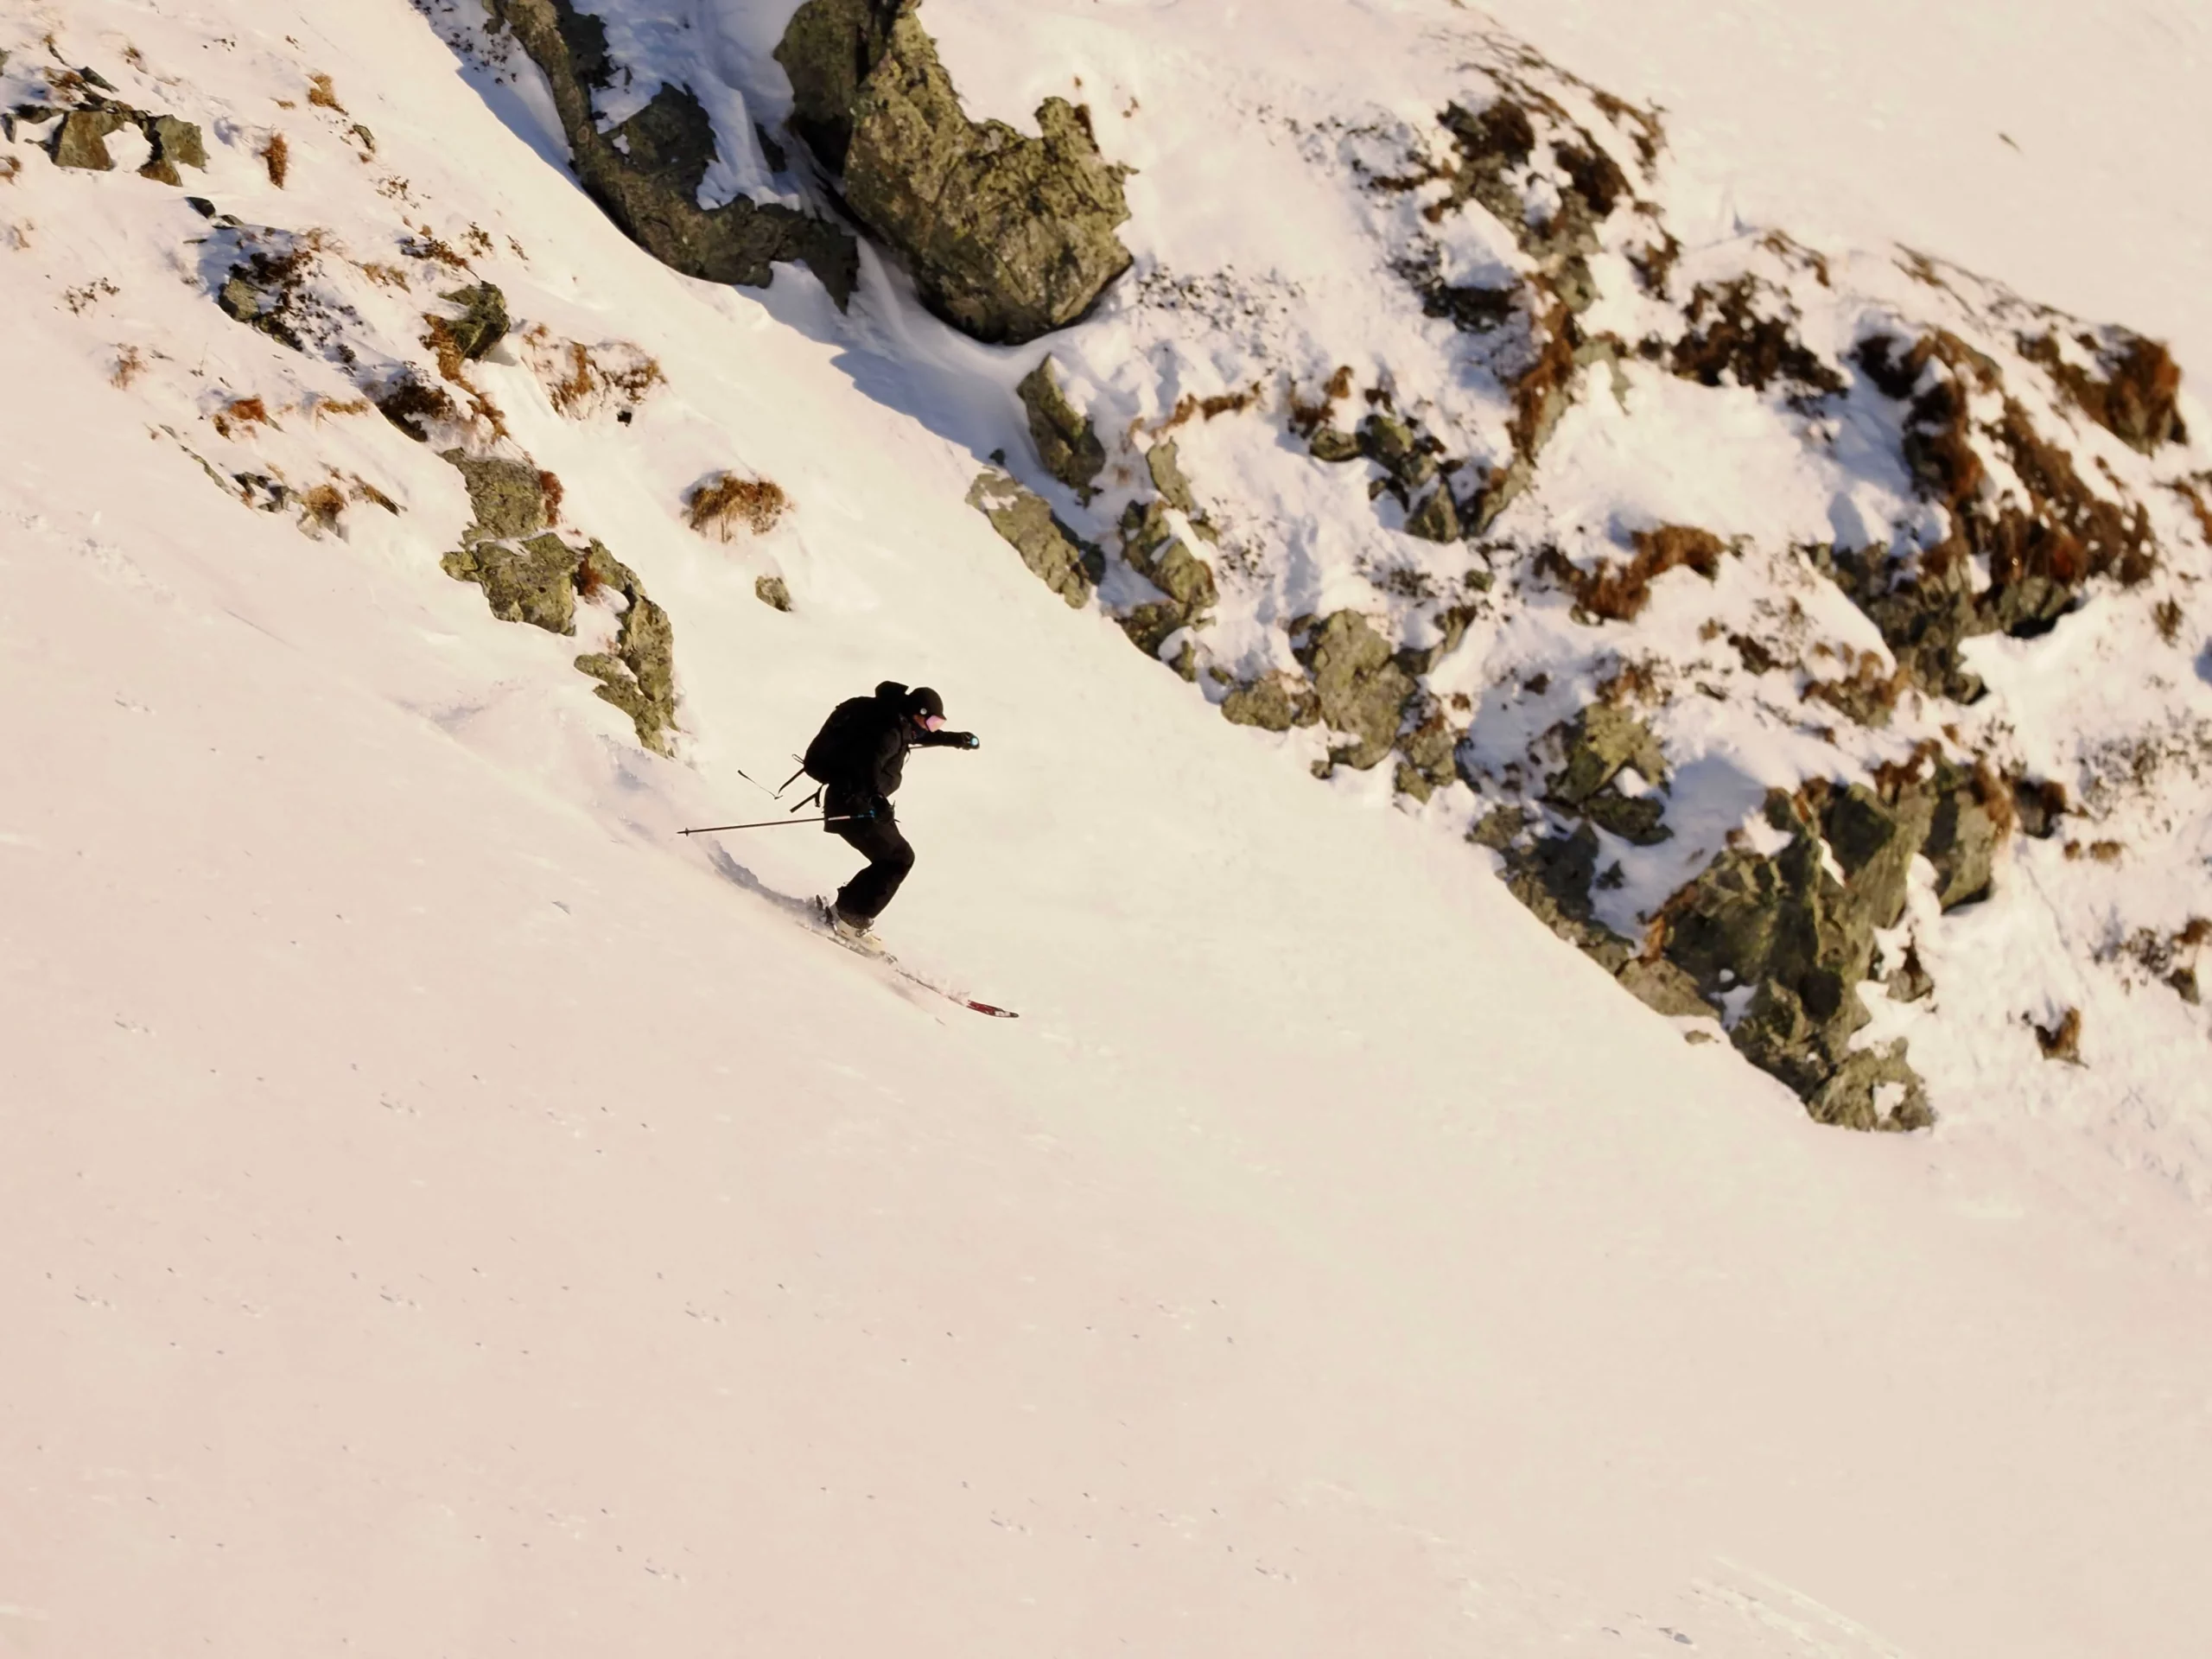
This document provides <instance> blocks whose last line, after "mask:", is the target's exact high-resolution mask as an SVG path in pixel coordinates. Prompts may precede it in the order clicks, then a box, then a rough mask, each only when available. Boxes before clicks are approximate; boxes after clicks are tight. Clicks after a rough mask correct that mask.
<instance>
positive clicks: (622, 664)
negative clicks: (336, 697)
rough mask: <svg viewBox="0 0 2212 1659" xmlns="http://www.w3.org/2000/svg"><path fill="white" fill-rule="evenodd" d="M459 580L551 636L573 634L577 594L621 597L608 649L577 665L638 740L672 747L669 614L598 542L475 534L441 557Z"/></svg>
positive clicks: (500, 611) (503, 615)
mask: <svg viewBox="0 0 2212 1659" xmlns="http://www.w3.org/2000/svg"><path fill="white" fill-rule="evenodd" d="M439 563H440V565H441V566H442V568H443V569H444V570H445V573H446V574H447V575H449V576H452V577H453V578H454V580H456V581H459V582H474V583H475V584H476V585H477V586H478V587H480V588H482V589H483V590H484V600H485V602H486V604H487V605H489V606H490V607H492V614H493V615H494V616H496V617H498V618H499V620H501V621H504V622H526V623H528V624H530V626H532V627H537V628H543V629H544V630H545V631H546V632H548V633H559V634H572V633H574V632H575V631H576V601H577V598H578V596H579V595H585V596H589V597H592V598H594V599H600V598H607V599H619V601H620V604H621V607H622V608H621V617H620V623H619V625H618V631H617V632H616V636H615V641H614V646H613V650H611V651H604V652H585V653H584V654H583V655H582V656H580V657H578V658H576V667H577V668H578V669H579V670H580V671H582V672H583V673H585V674H588V675H589V676H590V677H592V678H593V679H594V680H596V681H597V682H598V684H597V685H596V686H595V687H594V692H595V694H596V695H597V696H600V697H601V698H602V699H604V700H605V701H606V702H611V703H613V705H614V706H615V707H616V708H617V709H620V710H621V711H622V712H623V713H624V714H626V715H629V716H630V721H631V724H632V726H633V727H634V728H636V730H637V734H638V741H639V742H640V743H642V744H644V745H645V747H647V748H649V749H651V750H652V751H653V753H656V754H666V753H670V752H671V747H673V745H672V739H673V737H674V734H675V732H676V670H675V643H676V641H675V630H674V629H673V628H672V627H671V625H670V623H669V620H668V613H667V612H666V611H664V610H663V609H662V608H661V607H659V606H658V605H657V604H655V603H654V602H653V601H652V600H651V599H649V598H648V597H646V594H645V588H644V587H643V585H642V584H641V583H639V581H638V576H637V573H636V572H635V571H633V570H632V569H630V568H629V566H627V565H626V564H624V563H622V562H621V561H620V560H619V559H617V558H616V557H615V556H613V554H611V553H609V552H608V551H607V549H606V548H605V547H604V546H602V545H601V543H598V542H596V541H594V542H591V543H588V544H587V545H586V546H584V547H582V548H577V547H573V546H571V545H569V543H567V542H566V541H564V540H563V539H562V538H561V537H559V536H557V535H554V534H552V533H551V532H550V531H549V532H547V533H546V534H543V535H540V536H533V537H530V538H529V539H527V540H525V541H521V542H516V541H512V540H499V539H493V538H492V537H480V536H472V537H471V538H470V539H469V541H468V542H467V543H466V544H465V545H464V546H462V547H461V548H458V549H456V550H454V551H453V552H451V553H448V554H447V555H446V556H445V557H444V558H443V559H442V560H440V561H439Z"/></svg>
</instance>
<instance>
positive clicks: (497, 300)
mask: <svg viewBox="0 0 2212 1659" xmlns="http://www.w3.org/2000/svg"><path fill="white" fill-rule="evenodd" d="M438 297H439V298H440V299H442V300H444V301H447V302H448V303H450V304H453V305H457V306H459V307H460V308H461V315H459V316H457V317H449V318H448V319H446V328H447V331H448V333H450V334H452V336H453V342H454V345H455V346H457V347H459V348H460V351H461V356H463V357H464V358H466V359H468V360H469V361H470V362H472V363H473V362H475V361H477V360H479V359H481V358H482V357H483V356H484V354H485V353H487V352H489V351H490V350H491V349H492V348H493V346H497V345H498V344H499V342H500V341H501V340H505V338H506V337H507V327H508V319H507V296H505V294H503V293H501V292H500V291H499V286H498V284H497V283H474V284H473V285H472V286H470V287H467V288H457V289H454V290H453V292H452V293H450V294H441V295H440V296H438Z"/></svg>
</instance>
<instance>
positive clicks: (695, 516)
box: [683, 473, 791, 542]
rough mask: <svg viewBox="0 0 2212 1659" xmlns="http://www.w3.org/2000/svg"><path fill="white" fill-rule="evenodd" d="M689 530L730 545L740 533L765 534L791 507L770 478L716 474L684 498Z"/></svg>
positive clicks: (780, 489)
mask: <svg viewBox="0 0 2212 1659" xmlns="http://www.w3.org/2000/svg"><path fill="white" fill-rule="evenodd" d="M683 505H684V509H685V513H686V517H687V518H688V520H689V522H690V525H691V528H692V529H694V530H696V531H698V532H699V533H700V534H701V535H702V536H711V537H714V538H715V540H716V541H718V542H734V541H735V540H736V539H737V535H738V532H739V531H741V530H749V531H752V532H753V534H754V535H756V536H762V535H766V533H767V532H768V531H771V530H772V529H774V528H775V526H776V522H777V520H779V518H782V517H783V516H784V514H785V512H788V511H789V510H790V508H791V499H790V498H789V497H788V496H786V495H785V493H784V488H783V486H782V485H780V484H779V483H777V482H776V481H775V480H773V479H771V478H741V477H739V476H738V475H737V474H735V473H717V474H715V475H714V476H713V477H712V478H710V479H709V480H706V481H705V482H704V483H702V484H700V485H698V486H696V487H695V488H694V489H693V490H692V492H691V493H690V495H689V496H687V497H686V498H685V499H684V503H683Z"/></svg>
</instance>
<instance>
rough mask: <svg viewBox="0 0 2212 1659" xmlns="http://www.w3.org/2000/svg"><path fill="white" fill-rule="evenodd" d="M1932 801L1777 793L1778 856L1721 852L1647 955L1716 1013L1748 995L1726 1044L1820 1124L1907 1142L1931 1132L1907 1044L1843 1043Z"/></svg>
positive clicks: (1926, 797) (1862, 1017)
mask: <svg viewBox="0 0 2212 1659" xmlns="http://www.w3.org/2000/svg"><path fill="white" fill-rule="evenodd" d="M1935 801H1936V795H1935V793H1934V791H1932V790H1926V789H1921V788H1916V787H1907V788H1905V789H1904V790H1901V791H1899V792H1898V793H1897V796H1896V797H1895V798H1892V799H1888V800H1885V798H1883V797H1882V796H1881V795H1878V793H1876V791H1873V790H1871V789H1869V788H1867V787H1866V785H1853V786H1852V787H1851V788H1849V789H1846V790H1841V791H1822V790H1818V789H1812V790H1808V791H1804V792H1802V794H1801V795H1799V796H1797V797H1794V798H1793V797H1790V796H1785V795H1783V794H1782V793H1781V792H1780V791H1775V792H1773V793H1771V794H1770V795H1769V796H1768V798H1767V805H1766V818H1767V823H1768V824H1769V826H1770V828H1772V829H1777V830H1779V831H1782V832H1783V833H1784V834H1786V835H1788V836H1789V842H1788V843H1787V844H1786V845H1784V846H1783V848H1782V849H1780V850H1779V851H1777V852H1775V853H1773V854H1771V855H1767V854H1760V853H1756V852H1753V851H1751V850H1750V849H1745V848H1734V849H1730V850H1729V851H1727V852H1725V853H1723V854H1722V855H1720V856H1719V858H1718V859H1716V860H1714V861H1713V863H1712V864H1711V865H1710V866H1708V867H1707V869H1706V870H1705V872H1704V873H1703V874H1700V876H1699V877H1698V878H1697V879H1696V880H1694V881H1693V882H1691V883H1690V884H1689V886H1688V887H1684V888H1683V889H1682V890H1681V892H1680V893H1677V894H1675V897H1674V899H1671V900H1669V904H1668V906H1667V909H1666V911H1665V912H1664V913H1663V916H1662V930H1661V938H1662V944H1661V948H1660V950H1659V952H1658V954H1659V955H1661V956H1662V957H1663V958H1664V959H1665V960H1666V961H1667V962H1669V963H1672V964H1673V965H1674V966H1675V968H1677V969H1680V970H1681V972H1682V973H1683V974H1684V975H1686V976H1688V979H1689V980H1690V981H1691V982H1694V984H1695V985H1696V987H1697V989H1698V993H1699V995H1700V996H1702V997H1703V998H1704V999H1705V1000H1706V1001H1708V1002H1709V1003H1711V1004H1713V1006H1715V1007H1719V1006H1721V1005H1722V1002H1723V999H1724V998H1726V997H1728V996H1730V995H1740V994H1743V993H1745V992H1748V993H1749V996H1748V1001H1745V1004H1744V1006H1743V1007H1742V1010H1741V1012H1740V1014H1739V1015H1738V1018H1737V1019H1736V1020H1735V1024H1734V1028H1733V1030H1732V1032H1731V1033H1730V1034H1731V1036H1732V1039H1733V1040H1734V1042H1735V1045H1736V1046H1737V1048H1738V1050H1739V1051H1740V1052H1742V1053H1743V1054H1744V1056H1745V1058H1747V1059H1749V1060H1750V1061H1751V1063H1752V1064H1753V1065H1757V1066H1758V1067H1759V1069H1760V1070H1762V1071H1767V1072H1770V1073H1771V1074H1773V1075H1774V1076H1775V1077H1778V1078H1780V1079H1781V1080H1782V1081H1783V1083H1785V1084H1788V1085H1789V1087H1790V1088H1791V1089H1793V1090H1796V1093H1797V1094H1798V1095H1799V1096H1802V1098H1803V1099H1804V1101H1805V1103H1806V1106H1807V1109H1808V1111H1810V1112H1811V1113H1812V1115H1813V1116H1815V1118H1817V1119H1819V1120H1820V1121H1821V1122H1829V1123H1839V1124H1842V1125H1844V1126H1845V1127H1847V1128H1883V1129H1909V1128H1923V1127H1924V1126H1925V1125H1927V1124H1928V1123H1930V1122H1934V1116H1933V1114H1932V1113H1931V1112H1930V1111H1929V1108H1928V1104H1927V1102H1926V1099H1925V1097H1924V1096H1923V1092H1922V1090H1921V1087H1920V1083H1919V1079H1918V1077H1916V1075H1915V1074H1914V1073H1913V1072H1912V1071H1911V1069H1910V1066H1908V1065H1906V1063H1905V1059H1904V1045H1903V1044H1902V1043H1900V1044H1897V1045H1894V1046H1891V1048H1889V1049H1885V1050H1881V1051H1868V1050H1854V1049H1853V1048H1852V1046H1851V1039H1852V1036H1853V1033H1856V1032H1857V1031H1859V1028H1860V1027H1863V1026H1864V1025H1866V1021H1867V1019H1868V1015H1867V1013H1866V1007H1865V1005H1864V1004H1863V1003H1862V1002H1861V1001H1860V1000H1859V986H1860V985H1861V984H1862V983H1864V982H1866V980H1867V979H1868V977H1869V976H1870V972H1871V969H1872V965H1873V959H1874V937H1873V936H1874V931H1875V930H1876V929H1877V928H1880V927H1887V926H1891V925H1895V924H1896V922H1897V918H1898V917H1899V916H1900V915H1901V914H1902V913H1903V912H1904V896H1905V873H1906V869H1907V868H1908V866H1909V865H1910V861H1911V860H1912V857H1913V855H1915V854H1916V852H1918V851H1919V850H1921V846H1922V841H1923V837H1924V836H1925V835H1926V834H1927V829H1928V825H1929V820H1930V818H1931V817H1932V815H1933V812H1934V810H1935ZM1824 851H1825V852H1827V853H1832V854H1833V855H1834V859H1835V861H1836V863H1837V864H1838V865H1839V866H1840V867H1841V868H1842V869H1843V872H1844V878H1843V880H1840V881H1839V880H1837V879H1836V878H1835V876H1834V874H1833V873H1832V872H1831V871H1830V870H1829V868H1827V860H1826V859H1825V858H1824V857H1823V853H1824ZM1885 1099H1886V1104H1885V1103H1884V1101H1885Z"/></svg>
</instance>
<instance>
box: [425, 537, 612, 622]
mask: <svg viewBox="0 0 2212 1659" xmlns="http://www.w3.org/2000/svg"><path fill="white" fill-rule="evenodd" d="M438 563H439V565H440V567H441V568H442V569H443V570H444V571H445V573H446V574H447V575H449V576H452V577H453V578H454V579H455V580H456V581H459V582H474V583H476V584H477V585H478V586H479V587H480V588H483V590H484V599H485V602H486V604H488V605H489V606H490V607H492V614H493V615H494V616H496V617H498V618H499V620H501V621H503V622H527V623H529V624H530V625H531V626H532V627H537V628H543V629H544V630H545V631H546V632H549V633H574V632H575V631H576V568H577V563H578V556H577V554H576V551H575V549H574V548H571V547H569V546H568V545H567V544H566V543H563V541H562V540H561V538H560V537H558V536H538V537H533V538H532V539H531V540H530V541H528V542H525V543H523V544H522V545H521V546H519V547H517V546H513V545H512V544H510V543H505V542H493V541H478V542H472V543H469V545H467V547H463V548H460V549H457V550H454V551H453V552H451V553H448V554H447V555H446V556H445V557H444V558H442V559H441V560H440V561H439V562H438Z"/></svg>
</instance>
